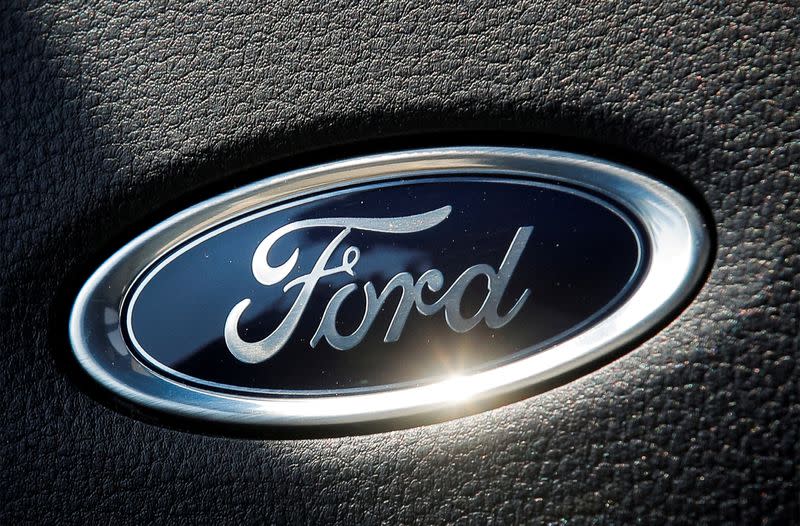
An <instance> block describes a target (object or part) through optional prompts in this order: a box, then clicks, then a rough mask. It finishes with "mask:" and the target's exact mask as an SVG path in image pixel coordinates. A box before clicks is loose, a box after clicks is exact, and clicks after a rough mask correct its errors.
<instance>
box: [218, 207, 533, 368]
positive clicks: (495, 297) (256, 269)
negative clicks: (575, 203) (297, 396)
mask: <svg viewBox="0 0 800 526" xmlns="http://www.w3.org/2000/svg"><path fill="white" fill-rule="evenodd" d="M451 210H452V207H450V206H444V207H442V208H439V209H437V210H431V211H430V212H426V213H424V214H417V215H413V216H405V217H388V218H377V217H376V218H369V219H366V218H342V217H339V218H329V219H311V220H306V221H298V222H296V223H291V224H289V225H286V226H284V227H281V228H279V229H278V230H276V231H275V232H273V233H271V234H270V235H269V236H267V237H266V238H265V239H264V241H262V242H261V243H260V244H259V245H258V248H257V249H256V252H255V256H253V275H254V276H255V278H256V279H257V280H258V281H259V283H262V284H264V285H267V286H269V285H275V284H276V283H279V282H280V281H282V280H283V279H284V278H286V276H288V275H289V272H291V270H292V268H293V267H294V266H295V265H296V263H297V258H298V251H299V249H295V251H294V252H293V253H292V255H291V257H290V258H289V259H288V260H287V261H286V262H284V263H282V264H281V265H279V266H278V267H271V266H270V265H269V263H267V260H268V257H269V250H270V249H271V248H272V246H273V245H274V244H275V242H276V241H278V240H279V239H280V238H281V237H282V236H284V235H285V234H288V233H289V232H294V231H296V230H300V229H303V228H314V227H336V228H341V230H340V231H339V233H338V234H337V235H336V236H335V237H334V238H333V240H332V241H331V242H330V243H328V246H327V247H325V250H323V251H322V254H321V255H320V256H319V258H318V259H317V261H316V263H315V264H314V268H313V269H312V270H311V272H309V273H308V274H304V275H302V276H299V277H297V278H295V279H293V280H292V281H290V282H289V283H287V284H286V285H285V286H284V287H283V291H284V292H288V291H289V290H290V289H292V288H293V287H297V286H301V289H300V294H298V296H297V299H296V300H295V301H294V303H293V304H292V308H291V309H290V310H289V314H287V315H286V317H285V318H284V319H283V321H282V322H281V324H280V325H279V326H278V328H277V329H275V330H274V331H273V332H272V333H271V334H270V335H269V336H267V337H266V338H264V339H263V340H260V341H257V342H246V341H244V340H242V339H241V338H240V337H239V330H238V328H237V327H238V323H239V318H240V317H241V316H242V312H244V310H245V309H246V308H247V307H248V305H250V300H249V299H244V300H242V301H241V302H239V303H238V304H236V306H235V307H234V308H233V310H231V312H230V314H229V315H228V318H227V320H226V322H225V343H226V344H227V345H228V349H229V350H230V351H231V353H232V354H233V355H234V356H235V357H236V358H238V359H239V360H241V361H243V362H247V363H258V362H263V361H264V360H266V359H268V358H270V357H271V356H272V355H274V354H275V353H276V352H278V351H280V350H281V349H282V348H283V346H284V345H286V342H288V341H289V339H290V338H291V337H292V333H293V332H294V329H295V328H296V327H297V324H298V322H299V321H300V316H302V314H303V310H304V309H305V306H306V304H307V303H308V301H309V299H310V298H311V294H312V292H313V290H314V287H315V286H316V284H317V282H318V281H319V280H320V279H322V278H323V277H325V276H331V275H334V274H338V273H340V272H344V273H347V274H349V275H351V276H354V275H355V270H354V269H355V266H356V264H357V263H358V260H359V258H360V257H361V252H360V251H359V249H358V247H355V246H351V247H348V248H347V250H346V251H345V252H344V254H343V255H342V264H341V265H339V266H337V267H333V268H326V267H327V264H328V261H329V259H330V257H331V254H333V251H334V250H336V248H337V247H338V246H339V244H340V243H341V242H342V241H343V240H344V238H345V237H347V234H349V233H350V232H351V231H352V230H353V229H356V230H366V231H370V232H383V233H388V234H405V233H410V232H419V231H422V230H427V229H428V228H432V227H434V226H436V225H438V224H439V223H441V222H442V221H444V219H445V218H447V216H448V215H450V211H451ZM532 230H533V227H530V226H526V227H522V228H519V229H517V232H516V234H515V235H514V239H513V241H512V242H511V246H510V247H509V248H508V252H506V255H505V257H504V258H503V262H502V263H501V264H500V268H499V270H497V271H495V270H494V269H493V268H492V267H491V266H489V265H487V264H478V265H473V266H471V267H469V268H468V269H467V270H465V271H464V272H463V273H462V274H461V275H460V276H459V277H458V279H456V280H455V282H454V283H453V284H452V285H451V286H450V288H449V289H447V292H445V293H444V294H443V295H442V296H441V297H440V298H439V299H438V300H437V301H435V302H433V303H431V304H428V303H426V302H425V300H424V299H422V290H423V289H425V288H427V289H429V290H431V291H434V292H436V291H438V290H440V289H441V288H442V285H443V284H444V276H443V275H442V272H441V271H439V270H436V269H430V270H427V271H426V272H425V273H424V274H422V276H420V278H419V279H418V280H417V281H416V283H415V282H414V279H413V277H412V276H411V274H409V273H408V272H401V273H399V274H396V275H395V276H394V277H393V278H392V279H390V280H389V282H388V283H387V284H386V286H385V287H384V289H383V291H381V293H380V295H378V294H377V292H376V290H375V285H374V284H373V283H372V282H371V281H368V282H367V283H366V284H365V285H364V298H365V301H366V312H364V317H363V318H362V320H361V323H360V324H359V326H358V327H357V328H356V329H355V331H353V332H352V333H351V334H349V335H342V334H339V331H338V330H337V329H336V314H337V312H338V310H339V308H340V306H341V304H342V302H343V301H344V300H345V299H346V298H347V296H349V295H350V293H352V292H353V291H354V290H355V289H356V288H357V287H358V286H357V285H356V284H354V283H349V284H347V285H345V286H344V287H342V288H341V289H339V290H338V291H337V292H336V294H334V295H333V297H332V298H331V299H330V302H329V303H328V306H327V307H326V308H325V313H324V314H323V316H322V321H321V322H320V324H319V327H317V331H316V332H315V333H314V336H313V337H312V338H311V346H312V347H315V346H316V345H317V343H318V342H319V341H320V339H322V338H325V340H327V342H328V343H329V344H330V345H331V347H333V348H335V349H338V350H342V351H343V350H347V349H351V348H353V347H355V346H356V345H358V344H359V343H361V340H363V339H364V336H365V335H366V333H367V331H368V330H369V328H370V326H371V325H372V323H373V321H374V320H375V317H376V315H377V314H378V309H380V307H381V306H382V305H383V304H384V303H385V302H386V299H387V298H388V297H389V295H390V294H391V293H392V291H393V290H394V289H400V290H401V291H402V295H401V296H400V303H399V305H398V306H397V310H396V311H395V313H394V317H393V318H392V321H391V323H390V324H389V329H388V330H387V331H386V336H385V337H384V338H383V341H384V342H394V341H397V340H398V339H399V338H400V333H401V332H402V331H403V327H404V326H405V323H406V319H408V315H409V313H410V312H411V308H412V307H413V306H415V307H416V308H417V311H418V312H419V313H420V314H423V315H426V316H431V315H433V314H435V313H436V312H438V311H439V310H442V309H444V311H445V319H446V320H447V325H448V326H449V327H450V328H451V329H453V330H454V331H456V332H467V331H468V330H470V329H472V328H474V327H475V326H476V325H477V324H478V323H480V322H481V320H484V321H485V322H486V325H487V326H488V327H491V328H492V329H499V328H500V327H502V326H504V325H505V324H507V323H508V322H509V321H511V319H512V318H513V317H514V316H516V315H517V313H518V312H519V310H520V309H521V308H522V305H523V304H524V303H525V300H526V299H527V298H528V294H530V290H529V289H525V291H524V292H523V293H522V294H521V295H520V297H519V299H517V301H516V302H515V303H514V306H513V307H511V309H510V310H509V311H508V312H507V313H506V314H503V315H500V314H498V312H497V309H498V305H499V303H500V298H501V296H502V295H503V292H504V291H505V289H506V286H507V285H508V280H509V278H510V277H511V274H512V273H513V272H514V269H515V268H516V266H517V262H518V261H519V258H520V255H521V253H522V250H523V249H524V248H525V244H526V243H527V241H528V238H529V237H530V235H531V231H532ZM479 276H484V277H485V278H486V280H487V283H488V293H487V295H486V299H485V300H484V302H483V304H482V305H481V308H480V309H479V310H478V312H477V313H475V314H474V315H473V316H471V317H469V318H465V317H463V316H462V315H461V297H462V295H463V294H464V290H465V289H466V288H467V286H469V284H470V283H471V282H472V281H473V280H474V279H476V278H478V277H479Z"/></svg>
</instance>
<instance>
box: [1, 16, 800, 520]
mask: <svg viewBox="0 0 800 526" xmlns="http://www.w3.org/2000/svg"><path fill="white" fill-rule="evenodd" d="M799 34H800V12H798V8H797V4H796V3H793V2H762V1H743V0H735V1H733V2H720V3H717V2H705V3H704V2H672V1H665V2H656V1H654V2H571V3H570V2H563V1H560V2H543V1H535V2H520V3H508V4H505V3H496V2H487V3H480V2H441V3H438V2H437V3H425V5H423V3H421V2H406V1H399V2H391V3H388V2H387V3H384V2H373V3H369V2H363V3H361V2H359V3H339V2H319V3H318V2H311V1H300V2H282V1H277V2H262V3H260V4H259V5H255V3H254V4H253V5H248V4H245V3H243V2H240V1H237V0H232V1H227V2H211V1H207V0H197V1H192V2H186V3H181V2H166V1H163V2H162V1H159V2H111V1H107V0H101V1H99V2H85V3H77V2H73V3H66V2H65V3H52V4H45V3H38V2H22V1H17V0H8V1H6V2H3V3H2V5H1V6H0V49H2V57H1V58H2V60H0V73H1V74H0V119H1V121H0V222H1V223H0V224H1V225H2V227H1V228H0V408H2V409H1V411H2V413H0V414H2V425H1V426H0V448H1V451H2V453H1V455H2V456H1V458H2V470H0V506H1V509H2V522H3V523H4V524H12V523H18V522H23V521H30V522H66V523H85V522H87V521H90V522H102V523H106V522H113V523H115V524H123V523H134V522H135V523H140V524H142V523H144V524H149V523H163V522H167V521H174V522H178V523H216V522H218V521H220V520H223V521H230V522H237V523H240V522H241V523H251V522H256V523H260V522H275V523H286V522H292V523H314V524H331V523H341V524H372V523H381V522H384V523H390V524H400V523H414V522H418V523H423V524H434V523H465V524H467V523H475V524H484V523H489V522H492V523H499V524H507V523H512V522H559V521H567V522H574V523H611V524H623V523H632V522H641V523H648V524H660V523H664V522H676V523H687V522H701V523H717V522H739V523H742V524H754V523H759V522H762V521H764V522H767V523H785V522H792V521H794V522H797V520H798V502H799V501H800V469H799V468H798V456H800V450H799V449H798V447H799V446H798V439H800V382H799V380H800V369H799V368H798V359H799V358H800V349H799V347H800V343H799V342H800V337H799V336H798V331H799V330H800V312H799V311H800V293H799V292H798V288H800V277H798V275H799V274H800V203H799V202H798V198H799V197H800V196H799V195H798V193H799V192H800V111H798V110H800V89H798V86H799V85H800V69H799V68H798V66H799V65H800V44H799V43H798V42H799V39H798V35H799ZM464 130H474V131H475V135H474V137H476V138H485V137H487V136H491V135H492V134H493V133H495V132H497V133H500V132H504V133H506V134H508V136H514V134H515V133H517V132H519V133H523V132H525V133H532V134H536V136H541V137H560V138H561V139H560V140H561V141H562V142H563V144H565V145H569V144H571V143H572V142H573V141H575V142H576V143H577V141H578V140H580V141H584V142H585V143H587V144H592V145H595V150H594V153H599V154H601V155H602V153H603V152H604V151H605V148H608V149H609V151H610V150H611V149H614V150H615V151H626V152H632V155H634V154H635V155H636V156H640V158H644V159H651V160H652V161H653V163H660V164H661V165H664V166H666V167H669V168H670V170H671V171H672V172H674V173H675V174H677V176H676V177H677V179H676V180H681V181H684V182H685V183H686V184H687V185H691V186H693V187H694V188H696V190H697V192H698V193H699V195H700V196H702V199H704V200H705V201H706V202H707V203H708V206H709V208H710V210H711V214H712V215H713V219H714V222H715V223H716V232H717V239H716V242H717V245H718V248H717V252H716V254H715V260H714V263H713V267H712V268H711V271H710V275H709V277H708V280H707V282H706V283H705V285H704V286H703V287H702V289H701V290H700V291H699V293H698V295H697V297H696V298H695V299H694V300H693V301H692V302H691V304H689V306H688V307H687V308H686V309H685V310H684V311H683V312H681V313H680V314H679V315H678V317H677V318H676V319H675V320H674V321H673V322H672V323H670V324H669V325H668V326H667V327H666V328H664V330H663V331H661V332H659V333H657V334H656V335H654V336H653V337H651V338H650V339H649V340H647V341H646V342H644V343H643V344H641V345H639V346H638V347H636V348H635V349H633V350H631V351H630V352H629V353H627V354H625V355H624V356H622V357H620V358H619V359H617V360H615V361H613V362H611V363H609V364H607V365H605V366H604V367H602V368H600V369H599V370H596V371H595V372H590V373H588V374H586V375H585V376H583V377H580V378H578V379H576V380H574V381H572V382H569V383H566V384H565V385H562V386H561V387H557V388H555V389H553V390H550V391H548V392H546V393H544V394H540V395H538V396H534V397H531V398H528V399H524V400H522V401H517V402H515V403H511V404H508V405H505V406H503V407H500V408H497V409H494V410H490V411H485V412H482V413H478V414H474V415H472V416H466V417H463V418H459V419H455V420H451V421H446V422H441V423H435V424H432V425H425V426H418V427H411V428H406V429H399V430H389V431H386V432H381V433H377V434H362V435H355V434H349V435H348V434H347V433H345V434H340V435H339V436H334V437H328V438H313V439H302V440H301V439H296V438H295V437H291V438H285V437H284V438H281V439H264V438H260V439H259V438H253V437H241V436H240V437H238V438H231V437H229V436H226V433H225V431H224V430H214V431H213V432H207V433H203V431H204V430H203V429H202V426H200V428H199V429H198V428H196V427H195V428H194V429H189V430H188V431H187V430H182V429H183V428H182V427H181V426H180V425H177V424H170V423H169V422H159V420H158V418H157V417H153V416H152V415H151V416H143V417H140V416H141V415H138V413H137V412H136V410H135V408H127V409H124V408H119V407H115V405H114V402H113V401H110V400H106V398H108V395H107V394H105V393H103V392H102V391H93V390H92V387H91V385H90V384H91V382H89V381H88V380H85V379H83V380H81V377H80V375H74V374H71V373H70V372H69V371H70V366H69V359H68V358H69V354H70V350H69V346H68V342H67V339H66V336H65V334H66V312H65V311H64V310H63V309H59V308H57V307H56V305H57V303H58V297H59V294H61V293H62V292H63V291H73V292H74V290H75V289H74V288H70V287H72V286H74V285H79V284H80V283H79V282H80V280H82V279H85V278H86V276H87V272H88V271H90V270H91V269H92V268H93V267H96V265H97V264H99V262H100V261H102V256H103V255H108V254H110V251H113V250H114V249H116V248H118V247H119V246H121V244H122V243H124V242H125V241H126V240H127V239H130V238H131V237H132V236H134V235H135V234H137V233H138V232H141V231H142V230H143V229H144V228H146V227H148V226H150V225H152V224H154V223H155V222H157V221H158V220H160V219H162V218H164V217H166V216H167V215H169V214H171V213H174V212H176V211H177V210H178V209H179V208H180V206H186V205H187V204H190V203H191V202H193V201H192V199H194V198H193V197H191V196H194V195H201V194H202V192H203V191H204V189H208V188H214V189H216V188H219V189H220V191H221V190H224V189H229V188H233V187H234V186H235V185H237V184H240V183H241V182H242V180H241V178H239V177H238V176H237V174H238V173H241V172H242V171H243V170H245V169H247V168H250V167H253V166H258V165H259V164H262V163H271V162H275V161H278V160H280V159H295V160H296V161H297V160H299V165H302V162H303V161H304V159H306V158H308V159H311V158H312V157H307V156H308V155H309V152H311V151H314V150H317V149H320V148H329V151H334V152H335V151H336V148H337V147H338V146H339V145H343V144H345V143H347V144H350V145H352V144H362V143H363V144H370V143H371V141H372V142H374V141H377V140H379V139H381V140H383V141H384V142H383V143H381V144H383V147H385V148H389V149H390V148H391V146H392V145H393V144H395V143H394V142H393V141H395V139H387V138H390V137H396V136H400V135H403V136H405V135H415V134H416V135H420V134H425V133H431V132H435V133H436V137H447V136H448V134H450V133H454V132H461V133H464ZM471 136H472V135H471V134H470V133H466V134H465V135H464V137H466V139H465V141H468V139H469V137H471ZM462 142H464V141H462ZM401 143H402V141H400V139H397V144H401ZM432 144H433V143H432ZM422 145H425V143H424V141H423V143H422ZM330 149H332V150H330ZM351 151H352V150H351ZM334 156H335V155H334ZM623 160H624V158H623ZM215 185H216V186H215ZM193 192H199V194H194V193H193ZM202 195H213V192H211V193H209V194H202ZM187 196H189V197H187ZM182 199H186V200H188V201H182ZM175 203H180V206H178V205H176V204H175ZM76 280H77V281H76ZM104 397H105V398H104ZM117 405H118V404H117ZM162 424H164V425H162Z"/></svg>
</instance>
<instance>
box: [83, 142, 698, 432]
mask: <svg viewBox="0 0 800 526" xmlns="http://www.w3.org/2000/svg"><path fill="white" fill-rule="evenodd" d="M432 175H448V176H458V175H469V176H475V175H481V176H491V175H503V176H506V175H513V176H515V177H530V178H536V179H537V180H549V181H553V182H557V183H558V182H563V183H570V184H572V185H576V186H578V187H582V188H585V189H588V190H591V191H594V192H596V193H598V194H600V195H603V196H606V197H608V198H610V199H611V200H613V201H615V202H617V203H619V204H620V205H621V206H622V207H624V208H625V209H627V210H628V211H629V212H630V213H631V214H633V215H634V216H636V217H637V218H638V220H639V221H640V223H641V225H642V230H643V233H644V234H645V236H646V238H647V242H648V244H649V247H650V259H649V266H648V268H647V269H646V271H645V274H644V276H643V277H642V280H641V282H640V284H639V286H638V288H636V290H635V291H633V292H632V293H631V295H630V296H629V297H628V299H627V300H626V301H625V302H623V303H622V304H621V305H619V307H617V308H616V309H615V310H613V311H612V312H610V313H608V314H607V315H606V316H605V317H604V318H603V319H602V320H600V321H599V322H598V323H596V324H594V325H592V326H590V327H588V328H587V329H586V330H583V331H581V332H578V333H577V334H576V335H574V336H573V337H571V338H568V339H567V340H565V341H562V342H560V343H558V344H556V345H555V346H553V347H550V348H547V349H545V350H544V351H541V352H539V353H537V354H533V355H531V356H528V357H525V358H522V359H520V360H517V361H514V362H511V363H508V364H505V365H502V366H500V367H497V368H494V369H490V370H486V371H481V372H477V373H474V374H470V375H465V376H461V377H455V378H450V379H447V380H444V381H441V382H438V383H434V384H429V385H424V386H418V387H405V388H400V389H396V390H390V391H380V392H370V393H359V394H345V395H341V394H339V395H336V394H334V395H325V396H307V397H278V396H275V397H255V396H253V397H250V396H245V395H240V394H227V393H222V392H217V391H207V390H202V389H199V388H197V387H193V386H189V385H185V384H182V383H179V382H177V381H175V380H173V379H170V378H167V377H164V376H161V375H159V374H157V373H156V372H154V371H153V370H151V369H150V368H148V367H146V366H144V365H142V364H141V363H139V361H138V360H137V359H136V358H135V357H134V356H133V355H132V354H131V351H130V350H129V349H128V347H127V345H126V344H125V341H124V338H123V335H122V327H121V319H120V317H121V312H120V310H121V306H122V303H123V299H124V297H125V295H126V294H127V292H128V290H129V288H130V286H131V285H132V283H134V281H135V279H136V278H137V277H138V276H139V275H141V274H142V273H143V272H145V271H146V270H147V269H148V267H149V265H150V264H151V263H152V262H153V261H154V260H156V259H158V258H160V257H161V256H163V255H164V254H165V253H167V252H169V251H170V250H171V249H173V248H174V247H175V246H177V245H179V244H181V243H183V242H184V241H186V240H187V239H189V238H192V237H194V236H196V235H197V234H200V233H201V232H205V231H208V230H211V229H213V228H214V227H215V226H217V225H219V224H221V223H223V222H226V221H228V220H231V219H233V218H235V217H238V216H241V215H243V214H247V213H248V212H250V211H253V210H255V209H258V208H263V207H265V206H272V205H276V204H278V203H280V202H282V201H285V200H287V199H290V198H295V197H298V196H303V195H308V194H311V193H317V192H324V191H332V190H335V189H337V188H339V187H341V186H343V185H351V184H355V183H376V182H381V181H388V180H393V179H399V178H403V177H410V176H432ZM709 253H710V239H709V235H708V231H707V228H706V225H705V224H704V221H703V218H702V217H701V215H700V214H699V212H698V211H697V210H696V209H695V207H694V206H693V205H692V204H691V203H690V202H689V201H688V200H687V199H686V198H685V197H684V196H683V195H681V194H679V193H678V192H676V191H675V190H673V189H671V188H669V187H668V186H666V185H664V184H662V183H660V182H658V181H656V180H654V179H652V178H650V177H648V176H646V175H644V174H642V173H640V172H637V171H635V170H632V169H630V168H627V167H624V166H621V165H618V164H614V163H610V162H607V161H603V160H600V159H597V158H592V157H587V156H582V155H577V154H571V153H563V152H558V151H551V150H536V149H520V148H496V147H459V148H440V149H425V150H411V151H403V152H398V153H391V154H384V155H372V156H366V157H360V158H355V159H351V160H347V161H341V162H335V163H329V164H324V165H319V166H315V167H312V168H308V169H302V170H296V171H293V172H289V173H286V174H283V175H280V176H275V177H270V178H268V179H266V180H263V181H260V182H257V183H253V184H251V185H248V186H245V187H243V188H240V189H237V190H234V191H231V192H228V193H226V194H223V195H221V196H219V197H216V198H213V199H210V200H208V201H205V202H203V203H200V204H198V205H195V206H193V207H191V208H189V209H187V210H185V211H183V212H181V213H179V214H177V215H175V216H173V217H171V218H170V219H168V220H166V221H164V222H162V223H160V224H158V225H156V226H155V227H153V228H151V229H150V230H148V231H146V232H144V233H143V234H141V235H140V236H138V237H137V238H136V239H134V240H133V241H131V242H130V243H128V244H127V245H125V246H124V247H123V248H122V249H120V250H119V251H118V252H116V253H115V254H114V255H113V256H112V257H111V258H110V259H108V260H107V261H106V262H105V263H103V265H101V266H100V268H99V269H97V271H95V272H94V274H92V276H91V277H90V278H89V280H88V281H87V282H86V284H85V285H84V286H83V287H82V288H81V290H80V292H79V294H78V297H77V299H76V301H75V304H74V306H73V309H72V313H71V316H70V321H69V336H70V341H71V343H72V346H73V350H74V353H75V356H76V358H77V360H78V362H79V363H80V364H81V366H82V367H83V368H84V369H85V370H86V371H87V372H88V373H89V375H90V376H92V377H93V378H94V379H95V380H96V381H98V382H99V383H100V384H101V385H103V386H104V387H105V388H107V389H108V390H110V391H111V392H113V393H114V394H116V395H117V396H120V397H122V398H123V399H127V400H129V401H131V402H134V403H136V404H140V405H143V406H145V407H148V408H150V409H155V410H158V411H163V412H167V413H172V414H176V415H179V416H182V417H189V418H197V419H203V420H207V421H214V422H219V423H235V424H245V425H275V426H319V425H340V424H352V423H359V422H375V421H383V420H390V419H397V418H404V417H409V416H412V415H416V414H425V413H435V412H437V411H443V410H447V409H452V408H454V407H457V406H458V405H459V404H461V403H463V402H465V401H467V400H471V401H484V400H487V399H490V398H494V397H501V396H503V395H508V394H509V393H512V392H514V391H518V390H521V389H523V388H530V387H533V386H536V385H539V384H542V383H543V382H546V381H548V380H551V379H553V378H555V377H557V376H560V375H562V374H564V373H567V372H568V371H570V370H573V369H576V368H579V367H582V366H585V365H587V364H589V363H591V362H592V361H594V360H596V359H598V358H600V357H602V356H604V355H607V354H609V353H610V352H613V351H614V350H616V349H618V348H620V347H621V346H624V345H626V344H629V343H631V342H632V341H634V340H636V339H637V338H639V337H641V336H642V335H643V334H644V333H646V332H647V331H648V330H649V329H651V328H653V327H654V326H656V325H657V324H658V323H661V322H663V321H664V320H665V318H666V316H668V315H669V314H670V313H671V312H672V311H673V310H674V309H675V308H676V307H677V306H678V305H680V304H681V302H682V301H683V300H684V299H686V296H687V295H688V294H689V293H690V292H691V291H692V289H693V288H694V287H695V286H696V285H697V283H698V282H699V280H700V278H701V277H702V274H703V272H704V270H705V266H706V262H707V260H708V257H709Z"/></svg>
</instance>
